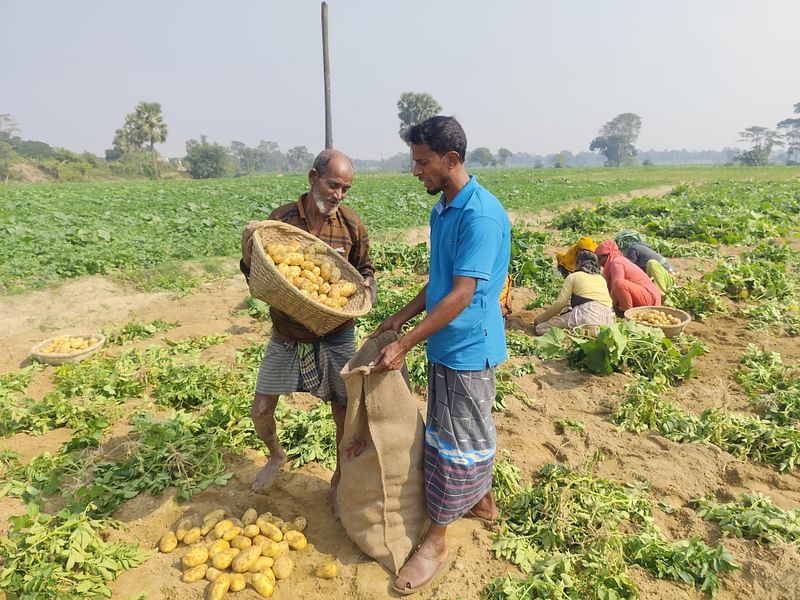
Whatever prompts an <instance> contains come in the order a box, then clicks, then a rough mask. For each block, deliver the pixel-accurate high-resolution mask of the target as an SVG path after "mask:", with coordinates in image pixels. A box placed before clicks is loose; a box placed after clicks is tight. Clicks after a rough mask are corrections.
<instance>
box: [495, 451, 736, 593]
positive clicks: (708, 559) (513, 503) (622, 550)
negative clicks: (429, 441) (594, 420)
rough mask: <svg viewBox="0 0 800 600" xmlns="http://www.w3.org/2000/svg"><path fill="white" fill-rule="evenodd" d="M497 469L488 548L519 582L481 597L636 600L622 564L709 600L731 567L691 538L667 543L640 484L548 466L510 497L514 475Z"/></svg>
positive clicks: (723, 555) (499, 583)
mask: <svg viewBox="0 0 800 600" xmlns="http://www.w3.org/2000/svg"><path fill="white" fill-rule="evenodd" d="M498 471H499V472H500V473H507V474H508V475H509V477H506V479H504V480H503V483H502V487H501V488H500V489H503V494H502V495H500V494H498V499H501V498H502V499H501V501H500V507H501V519H500V522H501V526H500V532H499V533H498V534H496V535H495V540H494V543H493V545H492V550H493V551H494V553H495V554H496V555H497V556H499V557H502V558H505V559H507V560H509V561H511V562H512V563H514V564H515V565H517V566H518V567H519V568H520V569H522V571H523V572H524V573H525V574H526V578H525V579H519V578H517V577H514V576H511V575H509V576H506V577H504V578H499V579H495V580H494V581H492V582H491V583H490V584H489V586H488V587H487V588H486V589H485V590H484V594H483V597H484V598H491V599H503V600H506V599H512V598H513V599H520V600H521V599H523V598H562V599H570V600H572V599H574V600H578V599H581V600H583V599H586V598H598V599H612V598H614V599H622V598H638V597H639V590H638V588H637V586H636V583H635V582H634V581H633V579H632V578H631V576H630V574H629V573H628V569H627V566H628V565H629V564H634V565H638V566H640V567H642V568H644V569H646V570H648V571H649V572H650V573H651V574H652V575H653V576H655V577H659V578H671V579H674V580H676V581H683V582H685V583H687V584H689V585H691V586H693V587H695V588H697V589H698V590H700V591H702V592H707V593H710V594H712V595H713V594H716V592H717V591H718V590H719V585H720V583H719V577H718V575H719V574H721V573H725V572H729V571H733V570H735V569H737V568H738V567H737V566H736V565H735V564H734V563H733V557H732V556H731V555H730V554H728V553H727V552H726V551H725V550H724V548H723V547H722V546H717V547H713V548H712V547H708V546H706V545H705V544H703V543H702V542H701V541H700V540H699V539H696V538H693V539H691V540H688V541H679V542H675V543H669V542H668V541H667V540H666V538H665V536H664V535H663V534H662V533H661V531H660V530H659V529H658V526H657V525H656V524H655V522H654V520H653V517H652V510H653V509H652V502H651V501H650V500H649V498H648V497H647V494H646V492H645V490H643V489H642V486H634V485H623V484H621V483H619V482H616V481H612V480H607V479H600V478H597V477H595V476H594V474H593V473H592V471H591V466H589V467H587V468H586V469H585V470H584V471H578V470H574V469H572V468H570V467H568V466H565V465H560V464H548V465H545V466H544V467H543V468H542V469H541V471H540V473H539V475H540V480H539V481H538V482H537V483H536V485H532V486H528V487H527V488H524V489H518V490H517V491H515V492H509V491H506V488H508V487H510V486H511V485H513V484H515V483H516V475H517V473H514V472H513V471H512V472H508V471H509V469H508V468H507V467H505V466H503V467H502V470H498Z"/></svg>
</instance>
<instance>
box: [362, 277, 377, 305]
mask: <svg viewBox="0 0 800 600" xmlns="http://www.w3.org/2000/svg"><path fill="white" fill-rule="evenodd" d="M363 283H364V287H365V288H367V289H368V290H369V298H370V300H371V301H372V305H373V306H374V305H375V300H376V299H377V297H378V283H377V282H376V281H375V278H374V277H365V278H364V282H363Z"/></svg>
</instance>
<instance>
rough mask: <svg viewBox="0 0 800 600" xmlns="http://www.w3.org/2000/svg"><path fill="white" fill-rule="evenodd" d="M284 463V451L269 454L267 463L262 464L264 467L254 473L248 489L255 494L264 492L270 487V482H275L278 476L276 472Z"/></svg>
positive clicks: (279, 470)
mask: <svg viewBox="0 0 800 600" xmlns="http://www.w3.org/2000/svg"><path fill="white" fill-rule="evenodd" d="M284 464H286V454H285V453H283V452H281V453H280V454H273V455H272V456H270V457H269V460H268V461H267V464H266V465H264V468H263V469H261V470H260V471H259V472H258V475H256V478H255V479H254V480H253V484H252V485H251V486H250V489H251V490H253V491H254V492H255V493H256V494H266V493H267V492H268V491H269V488H271V487H272V484H273V483H275V480H276V479H277V478H278V473H280V472H281V468H283V465H284Z"/></svg>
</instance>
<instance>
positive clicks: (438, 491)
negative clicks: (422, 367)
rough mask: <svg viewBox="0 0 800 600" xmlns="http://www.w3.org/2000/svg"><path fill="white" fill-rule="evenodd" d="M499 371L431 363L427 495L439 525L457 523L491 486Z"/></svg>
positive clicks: (431, 516)
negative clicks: (451, 367)
mask: <svg viewBox="0 0 800 600" xmlns="http://www.w3.org/2000/svg"><path fill="white" fill-rule="evenodd" d="M495 391H496V384H495V378H494V369H493V368H491V369H483V370H482V371H454V370H453V369H450V368H448V367H445V366H444V365H440V364H435V363H431V364H429V365H428V418H427V421H426V424H425V497H426V500H427V504H428V516H429V517H430V519H431V521H433V522H434V523H436V524H437V525H447V524H449V523H452V522H453V521H455V520H456V519H458V518H459V517H461V516H462V515H463V514H464V513H466V512H467V511H468V510H469V509H471V508H472V507H473V506H475V504H477V503H478V501H479V500H480V499H481V498H483V496H485V495H486V493H487V492H489V490H491V488H492V465H493V463H494V455H495V446H496V438H497V435H496V432H495V427H494V419H493V418H492V403H493V402H494V397H495Z"/></svg>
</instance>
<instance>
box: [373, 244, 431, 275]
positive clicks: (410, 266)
mask: <svg viewBox="0 0 800 600" xmlns="http://www.w3.org/2000/svg"><path fill="white" fill-rule="evenodd" d="M370 254H371V255H372V262H373V264H374V265H375V270H376V271H378V272H380V271H391V270H393V269H402V270H403V271H405V272H406V274H411V273H416V274H418V275H425V274H427V273H428V269H429V264H428V258H429V254H430V252H429V251H428V245H427V244H426V243H425V242H420V243H419V244H415V245H414V246H410V245H408V244H405V243H403V242H384V243H381V242H376V243H373V244H372V245H371V247H370Z"/></svg>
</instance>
